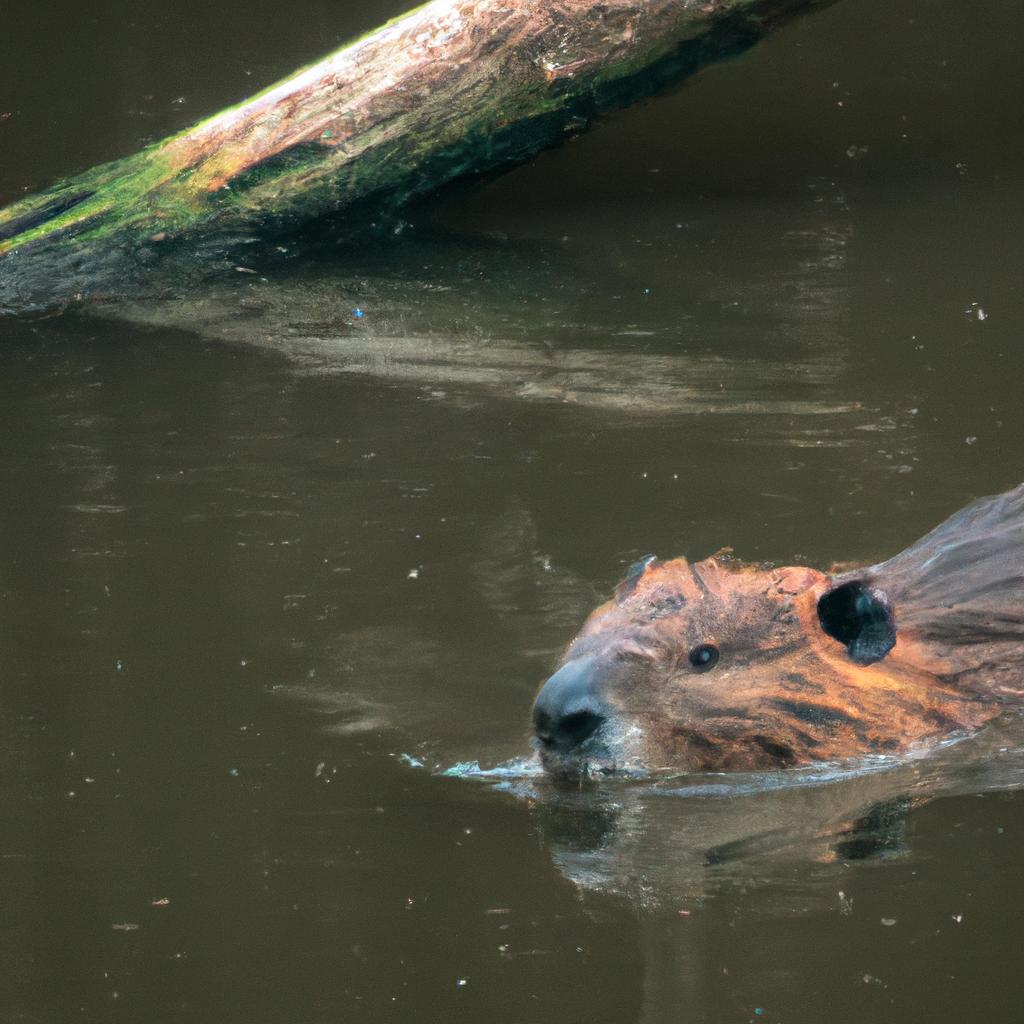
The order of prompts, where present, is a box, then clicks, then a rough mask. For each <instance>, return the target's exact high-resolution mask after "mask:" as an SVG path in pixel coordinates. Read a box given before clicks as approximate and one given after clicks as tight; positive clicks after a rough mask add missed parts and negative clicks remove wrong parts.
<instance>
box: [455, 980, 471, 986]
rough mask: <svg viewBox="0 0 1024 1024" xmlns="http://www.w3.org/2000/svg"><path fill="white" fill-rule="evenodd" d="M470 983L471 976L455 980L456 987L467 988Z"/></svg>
mask: <svg viewBox="0 0 1024 1024" xmlns="http://www.w3.org/2000/svg"><path fill="white" fill-rule="evenodd" d="M468 984H469V978H459V980H458V981H456V982H455V987H456V988H465V987H466V986H467V985H468Z"/></svg>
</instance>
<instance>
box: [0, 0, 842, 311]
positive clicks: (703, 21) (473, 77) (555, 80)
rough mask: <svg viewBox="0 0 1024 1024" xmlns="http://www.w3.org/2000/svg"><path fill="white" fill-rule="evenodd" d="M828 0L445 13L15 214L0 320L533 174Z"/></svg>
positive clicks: (681, 1) (429, 14) (413, 20)
mask: <svg viewBox="0 0 1024 1024" xmlns="http://www.w3.org/2000/svg"><path fill="white" fill-rule="evenodd" d="M828 2H830V0H709V2H706V3H703V2H696V0H544V2H540V0H434V2H432V3H428V4H426V5H424V6H422V7H420V8H418V9H417V10H415V11H413V12H411V13H410V14H407V15H405V16H404V17H402V18H400V19H398V20H396V21H393V22H391V23H389V24H387V25H385V26H384V27H383V28H381V29H378V30H377V31H375V32H373V33H371V34H370V35H368V36H366V37H364V38H363V39H360V40H358V41H356V42H354V43H351V44H349V45H348V46H345V47H343V48H342V49H340V50H338V51H336V52H335V53H333V54H331V55H330V56H329V57H327V58H326V59H324V60H322V61H321V62H320V63H318V64H315V65H313V66H312V67H309V68H306V69H304V70H302V71H300V72H298V73H297V74H295V75H294V76H292V77H291V78H289V79H287V80H286V81H284V82H281V83H280V84H278V85H275V86H273V87H271V88H270V89H268V90H266V91H265V92H263V93H261V94H259V95H257V96H255V97H254V98H252V99H251V100H249V101H247V102H245V103H243V104H241V105H240V106H237V107H233V108H231V109H229V110H225V111H224V112H222V113H220V114H217V115H216V116H215V117H212V118H210V119H209V120H207V121H204V122H202V123H200V124H198V125H196V126H195V127H193V128H190V129H188V130H187V131H185V132H182V133H181V134H179V135H175V136H172V137H171V138H169V139H166V140H164V141H163V142H160V143H157V144H155V145H153V146H151V147H149V148H147V149H145V150H143V151H142V152H140V153H137V154H135V155H133V156H129V157H126V158H124V159H121V160H117V161H115V162H113V163H110V164H105V165H103V166H100V167H97V168H94V169H92V170H90V171H87V172H85V173H84V174H81V175H79V176H78V177H75V178H72V179H68V180H66V181H63V182H60V183H59V184H57V185H55V186H54V187H52V188H51V189H49V190H48V191H46V192H43V193H40V194H39V195H36V196H33V197H31V198H28V199H25V200H23V201H21V202H18V203H16V204H14V205H13V206H11V207H8V208H7V209H6V210H3V211H0V312H18V311H24V310H31V309H39V308H46V307H49V306H55V305H62V304H67V303H70V302H75V301H81V300H82V299H84V298H87V297H89V296H92V295H97V294H103V295H105V297H108V298H109V297H110V295H111V294H125V293H132V292H137V291H138V290H139V287H140V285H141V284H142V282H144V281H145V280H146V279H147V277H148V276H150V273H151V271H152V270H153V268H154V267H155V266H159V265H160V264H163V263H165V262H166V256H167V255H168V254H169V253H171V252H175V253H176V254H177V256H178V257H179V258H184V260H185V261H186V262H187V261H188V259H191V260H192V265H193V267H197V266H199V265H200V264H201V263H203V261H204V259H208V257H209V254H210V253H211V252H214V251H220V252H221V253H223V251H224V250H225V249H226V248H229V247H230V246H231V245H232V243H233V242H237V241H239V240H243V239H252V238H253V237H255V236H257V235H265V234H266V233H268V232H277V231H280V230H283V229H291V228H294V227H295V226H297V225H299V224H301V223H302V222H304V221H309V220H311V219H313V218H320V217H323V216H325V215H329V214H336V213H337V212H338V211H340V210H343V209H345V210H349V211H351V213H352V223H351V224H350V225H347V226H350V227H351V228H352V229H353V231H355V230H357V229H358V228H359V226H360V224H361V223H364V222H366V221H369V220H371V219H373V215H374V214H373V213H370V212H369V211H371V210H372V211H378V210H379V209H380V208H381V207H382V206H387V207H394V206H396V205H399V204H401V203H403V202H405V201H407V200H408V199H410V198H412V197H413V196H416V195H418V194H421V193H423V192H426V191H428V190H430V189H433V188H436V187H437V186H438V185H440V184H442V183H444V182H446V181H449V180H451V179H453V178H456V177H459V176H462V175H466V174H472V173H479V172H481V171H487V170H492V169H494V168H496V167H500V166H503V165H510V164H513V163H516V162H519V161H522V160H525V159H527V158H528V157H530V156H531V155H533V154H534V153H536V152H538V151H539V150H541V149H542V148H545V147H547V146H552V145H555V144H557V143H558V142H559V141H560V140H561V139H563V138H565V137H566V136H567V135H569V134H574V133H577V132H579V131H582V130H583V129H585V128H586V127H587V126H588V125H589V124H590V122H591V121H592V120H593V119H594V118H595V117H596V116H598V115H600V114H601V113H603V112H605V111H607V110H610V109H612V108H614V107H618V106H623V105H625V104H627V103H630V102H632V101H633V100H635V99H637V98H639V97H641V96H644V95H649V94H650V93H652V92H654V91H655V90H657V89H658V88H660V87H661V86H663V85H664V84H666V83H668V82H670V81H673V80H677V79H679V78H681V77H683V76H685V75H687V74H690V73H692V72H694V71H695V70H697V69H698V68H700V67H701V66H703V65H705V64H707V63H710V62H712V61H715V60H719V59H722V58H724V57H727V56H731V55H733V54H735V53H737V52H739V51H741V50H742V49H745V48H746V47H748V46H750V45H751V44H753V43H754V42H756V41H757V39H759V38H760V37H761V36H762V35H763V34H764V33H765V32H766V31H767V30H768V29H769V28H771V27H773V26H774V25H775V24H777V23H779V22H780V21H782V20H784V19H785V18H786V17H788V16H790V15H792V14H794V13H796V12H798V11H800V10H804V9H807V8H811V7H815V6H822V5H823V4H825V3H828ZM357 204H358V205H357ZM175 265H177V266H179V267H180V266H184V265H185V264H184V263H183V262H182V261H181V259H179V261H177V263H176V264H175Z"/></svg>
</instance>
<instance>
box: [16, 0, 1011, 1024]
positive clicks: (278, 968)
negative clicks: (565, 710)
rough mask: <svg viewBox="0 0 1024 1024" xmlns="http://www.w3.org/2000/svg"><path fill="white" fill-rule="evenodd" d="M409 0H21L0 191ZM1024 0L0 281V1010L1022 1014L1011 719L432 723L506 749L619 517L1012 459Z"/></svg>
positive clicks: (515, 1016)
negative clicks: (384, 187)
mask: <svg viewBox="0 0 1024 1024" xmlns="http://www.w3.org/2000/svg"><path fill="white" fill-rule="evenodd" d="M400 6H401V5H394V4H390V5H389V4H382V3H370V2H364V3H358V4H356V3H353V4H347V5H344V8H343V9H340V10H339V6H338V5H337V4H331V3H324V2H317V0H301V2H299V3H296V4H292V5H290V6H288V7H287V8H284V7H279V6H274V5H267V4H253V3H251V2H250V3H247V4H241V3H234V2H231V3H225V4H220V5H217V9H216V10H207V9H206V8H205V6H204V5H201V4H198V3H192V2H187V3H178V4H175V5H173V7H172V6H168V5H167V4H166V3H162V2H158V0H149V2H146V3H135V4H131V5H129V4H119V3H108V4H104V5H103V9H102V11H97V10H93V9H92V8H88V6H86V7H83V6H82V5H72V4H69V3H65V2H63V0H61V2H60V3H57V4H55V5H51V6H50V8H48V11H47V12H42V11H41V10H39V9H38V8H37V7H36V6H35V5H29V4H23V3H18V2H15V3H14V4H12V5H10V8H11V9H10V11H7V10H5V34H4V37H3V39H2V40H0V58H2V59H0V115H6V114H8V113H9V114H10V115H11V116H10V117H5V118H4V119H3V120H0V154H2V157H3V159H2V160H0V200H7V199H13V198H15V197H16V196H17V195H19V194H20V193H21V190H22V189H23V188H36V187H41V186H43V185H45V184H46V183H48V182H49V181H50V180H51V179H52V178H54V177H56V176H57V175H60V174H63V173H67V172H71V171H74V170H76V169H79V168H81V167H84V166H86V165H89V164H91V163H94V162H97V161H99V160H103V159H111V158H114V157H116V156H118V155H121V154H123V153H126V152H130V151H132V150H134V149H135V148H137V147H138V146H139V145H141V144H142V143H143V142H144V141H146V140H147V139H152V138H157V137H160V136H162V135H164V134H166V133H168V132H170V131H172V130H175V129H177V128H180V127H184V126H186V125H187V124H189V123H191V122H192V121H193V120H195V119H196V118H198V117H200V116H202V115H204V114H206V113H209V112H212V111H214V110H216V109H218V108H219V107H221V106H223V105H225V104H227V103H229V102H234V101H236V100H238V99H240V98H242V97H243V96H245V95H246V94H247V93H249V92H252V91H254V90H255V89H256V88H258V87H259V86H261V85H262V84H264V83H266V82H269V81H272V80H274V79H275V78H276V77H279V76H280V75H281V74H284V73H286V72H287V71H289V70H290V69H291V68H293V67H294V66H296V65H298V64H299V63H302V62H303V61H306V60H309V59H312V58H314V57H316V56H317V55H319V54H321V53H323V52H324V51H325V50H327V49H329V48H331V47H333V46H334V45H336V44H337V43H338V42H340V41H342V40H343V39H345V38H347V37H349V36H351V35H354V34H356V33H358V32H361V31H364V30H366V29H367V28H369V27H371V26H372V25H374V24H376V23H377V22H379V21H380V20H382V19H384V18H385V17H389V16H391V15H392V14H394V13H396V12H397V11H398V10H399V9H400ZM1021 29H1022V24H1021V10H1020V5H1019V4H1016V3H1012V2H986V3H984V4H982V5H981V6H980V7H978V6H977V5H976V6H975V7H973V8H969V9H968V8H964V7H963V5H958V4H954V3H952V2H947V0H936V2H935V3H933V4H929V5H927V6H926V7H922V6H921V5H919V4H911V3H897V4H894V5H889V7H887V8H886V9H885V10H879V9H878V8H877V5H873V4H869V3H867V2H866V0H843V2H842V3H839V4H837V5H836V6H834V7H833V8H831V9H829V10H828V11H825V12H823V13H821V14H818V15H816V16H814V17H812V18H808V19H806V20H803V21H799V22H796V23H794V24H793V25H791V26H789V27H787V28H786V29H785V31H782V32H780V33H778V34H777V35H776V36H775V37H773V38H771V39H769V40H768V41H767V42H766V43H765V44H763V45H762V46H760V47H759V48H757V49H756V50H754V51H752V52H751V53H749V54H747V55H745V56H744V57H742V58H740V59H738V60H735V61H732V62H730V63H729V64H727V65H723V66H722V67H718V68H713V69H710V70H708V71H706V72H704V73H702V74H701V75H700V76H699V77H698V78H697V79H695V80H693V81H692V82H690V83H689V84H688V85H686V86H685V87H684V88H682V89H681V90H677V91H675V92H673V93H671V94H670V95H667V96H664V97H660V98H658V99H657V100H654V101H651V102H649V103H646V104H644V105H642V106H641V107H639V108H637V109H634V110H631V111H628V112H624V113H622V114H620V115H618V116H617V117H615V118H614V119H612V120H611V121H610V122H609V123H607V124H606V125H604V126H602V127H600V128H599V129H598V130H596V131H594V132H592V133H590V134H589V135H587V136H585V137H583V138H581V139H580V140H578V141H576V142H574V143H572V144H571V145H568V146H566V147H564V148H563V149H561V150H559V151H556V152H552V153H549V154H545V155H544V156H542V157H540V158H539V159H537V160H536V161H534V162H533V163H531V164H530V165H529V166H526V167H523V168H520V169H518V170H516V171H514V172H513V173H510V174H508V175H506V176H504V177H502V178H499V179H496V180H492V181H488V182H486V183H479V184H476V185H472V186H459V187H455V188H452V189H450V190H449V191H447V192H446V193H445V194H444V195H443V196H440V197H436V198H434V199H433V200H431V201H429V202H425V203H423V204H421V205H420V206H418V207H416V208H415V209H414V210H411V211H409V212H408V214H407V216H406V218H405V220H404V221H403V222H402V223H400V224H393V225H389V226H388V229H387V234H386V235H385V233H384V232H378V234H377V235H375V236H374V237H373V238H372V239H370V240H368V241H367V242H366V243H365V245H364V247H363V248H361V249H359V250H352V249H351V248H346V247H344V246H336V245H333V243H332V241H331V228H330V226H329V225H328V226H326V227H325V228H324V230H323V231H321V232H320V233H319V234H318V236H317V238H316V240H315V241H314V240H312V239H310V238H306V239H297V240H295V241H294V243H289V246H288V248H289V251H288V252H285V253H281V252H277V251H275V250H274V249H273V248H272V247H270V248H268V249H267V250H265V251H260V252H258V253H255V254H254V258H253V260H252V266H248V267H247V269H249V270H254V271H256V273H252V274H250V273H246V272H244V271H237V272H236V271H230V272H228V273H225V274H224V275H221V276H220V277H218V278H217V279H216V280H214V281H213V282H211V283H210V284H209V285H208V286H207V287H206V288H204V290H203V291H202V292H191V291H188V292H185V291H183V292H181V293H178V294H175V293H174V292H173V289H172V290H171V292H170V293H169V294H167V295H166V296H165V297H164V298H163V299H162V301H160V302H146V303H136V304H133V305H132V306H123V307H119V308H118V309H107V310H102V311H98V312H99V313H100V314H101V315H96V316H81V315H79V316H74V317H72V316H65V317H61V318H51V319H35V320H29V321H12V320H8V321H4V322H0V338H2V340H3V345H2V347H0V364H2V365H0V371H2V372H0V420H2V436H3V437H4V439H5V442H4V444H3V447H2V448H0V565H2V573H0V668H2V674H0V708H2V714H0V759H2V762H0V763H2V767H3V770H2V772H0V813H2V816H3V822H4V825H5V827H4V829H3V838H2V839H0V865H2V868H3V870H2V874H0V879H2V881H0V898H2V905H3V907H4V913H3V915H2V921H0V1007H2V1011H0V1017H3V1019H5V1020H12V1021H31V1022H47V1024H50V1022H57V1021H66V1020H71V1019H75V1020H95V1021H104V1022H106V1021H111V1020H130V1021H146V1022H147V1024H148V1022H162V1021H168V1022H169V1021H186V1020H187V1021H193V1022H194V1021H202V1022H207V1021H208V1022H211V1024H212V1022H216V1024H225V1022H232V1021H238V1022H245V1024H252V1022H263V1021H267V1022H270V1021H274V1022H277V1021H281V1020H287V1021H296V1022H303V1024H306V1022H308V1024H318V1022H326V1021H342V1020H344V1021H348V1020H358V1019H366V1020H374V1021H377V1020H394V1021H409V1022H412V1021H422V1020H438V1021H440V1020H456V1021H459V1020H465V1021H474V1022H475V1021H481V1020H488V1021H495V1022H502V1021H509V1022H513V1021H515V1022H526V1021H530V1022H555V1021H558V1022H565V1021H577V1020H591V1021H609V1022H622V1021H643V1022H655V1021H657V1022H661V1021H669V1020H671V1021H679V1020H692V1021H708V1022H715V1024H718V1022H723V1021H737V1022H744V1021H748V1020H762V1019H763V1020H767V1021H771V1020H777V1021H788V1022H800V1021H808V1022H811V1021H814V1022H817V1021H821V1020H822V1019H828V1020H830V1021H835V1022H837V1024H839V1022H843V1021H863V1020H873V1021H890V1020H891V1021H907V1020H923V1019H929V1020H934V1021H954V1020H962V1019H967V1018H969V1019H988V1020H1003V1019H1015V1017H1016V1016H1017V1015H1019V1005H1020V1002H1021V998H1022V996H1024V991H1022V986H1021V981H1020V973H1019V956H1018V955H1017V953H1016V948H1017V947H1016V944H1017V932H1018V930H1019V918H1020V913H1019V908H1020V906H1021V898H1022V889H1021V883H1020V872H1019V870H1018V865H1019V850H1020V846H1021V841H1022V839H1024V814H1022V812H1021V802H1020V799H1019V798H1017V797H1016V794H1015V788H1016V787H1017V785H1018V784H1019V781H1020V763H1019V761H1020V758H1019V755H1018V753H1017V751H1018V748H1019V745H1020V744H1019V740H1020V737H1019V729H1017V728H1016V723H1013V722H1010V723H1006V724H1003V725H1001V726H1000V727H999V728H998V729H996V730H994V731H991V732H990V733H988V734H986V736H984V737H981V738H979V739H978V740H977V741H972V742H971V743H968V744H963V745H959V746H957V747H955V748H950V749H949V750H947V751H943V752H941V753H940V754H938V755H936V757H935V758H934V759H924V760H919V761H915V762H913V763H911V764H909V765H903V766H900V767H898V768H894V769H892V770H890V771H888V772H877V773H868V774H862V775H855V776H852V777H850V778H845V779H841V780H838V781H836V782H834V783H830V784H828V785H815V786H799V787H786V788H782V789H777V788H775V787H772V786H770V785H767V784H766V780H764V779H761V780H754V782H753V784H751V785H748V786H747V787H746V788H743V787H744V784H745V780H732V781H729V780H725V781H723V780H721V779H709V780H697V781H694V780H689V782H688V783H687V785H686V787H685V788H687V789H688V792H686V793H684V794H679V793H676V794H671V793H664V792H658V793H652V792H650V791H646V790H641V789H638V788H637V786H636V785H635V784H628V783H624V784H621V785H617V784H603V785H601V786H598V787H596V788H595V789H594V790H588V791H584V792H581V793H576V794H571V793H570V794H565V793H561V794H554V793H551V792H550V791H547V790H545V788H544V786H543V784H542V783H538V782H537V780H528V781H530V782H531V786H532V787H533V788H528V787H526V788H524V787H518V788H517V787H516V786H511V787H506V788H505V789H503V788H501V787H498V788H495V787H494V786H493V785H489V784H486V783H481V782H480V781H474V780H472V779H467V778H457V777H456V778H452V777H440V776H438V775H437V774H434V769H435V767H436V768H438V769H443V768H445V767H448V766H451V765H453V764H456V763H458V762H464V761H472V760H479V761H480V762H481V763H482V764H484V765H494V764H498V763H500V762H503V761H505V760H507V759H510V758H515V757H518V756H522V755H524V754H528V751H529V748H528V712H529V706H530V702H531V700H532V697H533V694H534V692H535V689H536V686H537V684H538V683H539V681H540V680H541V679H543V678H544V676H545V674H546V673H547V671H548V670H549V669H550V667H551V665H552V663H553V661H554V660H555V659H556V658H557V656H558V653H559V651H560V649H561V648H562V646H563V645H564V644H565V643H566V642H567V641H568V640H569V638H570V637H571V636H572V633H573V631H574V629H575V628H576V627H577V625H578V624H579V623H580V622H581V621H582V618H583V617H584V615H585V614H586V612H587V611H588V610H589V608H590V607H592V606H593V605H594V604H595V603H596V602H597V601H598V600H600V599H602V597H603V595H605V594H607V593H608V592H609V590H610V588H611V587H612V586H613V585H614V583H615V582H616V580H617V579H618V578H619V577H620V576H621V574H622V572H623V571H624V568H625V566H626V565H628V564H629V563H630V562H631V561H632V560H634V559H635V558H636V557H638V556H639V555H642V554H645V553H647V552H652V551H653V552H657V553H659V554H661V555H663V556H670V555H674V554H686V555H687V556H689V557H691V558H700V557H704V556H705V555H707V554H710V553H711V552H713V551H715V550H717V549H718V548H720V547H722V546H723V545H731V546H732V547H733V548H734V549H735V551H736V553H737V555H739V556H741V557H744V558H748V559H769V560H775V561H779V562H791V561H804V562H807V563H809V564H812V565H828V564H829V563H830V562H832V561H833V560H843V561H846V560H864V561H865V562H870V561H876V560H878V559H879V558H882V557H885V556H887V555H889V554H892V553H894V552H896V551H897V550H899V549H901V548H903V547H905V546H906V545H907V544H909V543H911V542H912V541H913V540H915V539H916V538H917V537H918V536H920V535H921V534H922V533H923V532H925V531H926V530H927V529H929V528H931V527H932V526H933V525H935V523H936V522H938V521H939V520H940V519H942V518H944V517H945V516H946V515H948V514H950V513H952V512H953V511H955V510H956V509H957V508H959V507H961V506H962V505H963V504H965V503H966V502H967V501H968V500H970V499H971V498H973V497H975V496H977V495H981V494H987V493H993V492H997V491H1000V490H1004V489H1006V488H1008V487H1010V486H1013V485H1015V484H1016V483H1018V482H1020V480H1021V479H1022V478H1024V471H1022V468H1021V466H1022V463H1021V458H1020V452H1021V442H1022V439H1024V412H1022V405H1021V402H1020V386H1019V382H1020V380H1021V379H1022V374H1024V355H1022V350H1021V346H1020V342H1019V338H1020V328H1019V325H1020V323H1021V322H1022V321H1024V316H1022V314H1024V309H1022V306H1024V299H1022V293H1021V290H1020V284H1019V282H1020V267H1021V264H1022V260H1021V257H1022V255H1024V253H1022V248H1024V243H1022V241H1021V239H1022V238H1024V231H1022V228H1024V217H1022V215H1021V213H1022V211H1021V204H1020V195H1021V189H1020V186H1021V183H1022V182H1021V178H1022V174H1021V171H1022V167H1024V163H1022V160H1021V156H1022V154H1021V131H1020V129H1021V123H1020V115H1021V103H1020V98H1021V96H1024V90H1022V88H1021V86H1022V85H1024V82H1022V81H1021V77H1022V74H1021V70H1020V63H1019V54H1018V48H1019V47H1018V41H1019V39H1020V32H1021ZM68 81H72V82H74V87H73V88H69V87H68V85H67V83H68ZM396 227H397V228H400V230H399V232H398V233H397V234H394V233H393V232H394V229H395V228H396ZM356 309H358V310H360V311H361V312H362V313H363V315H362V316H358V315H356V313H355V312H354V311H355V310H356ZM402 755H408V756H407V757H403V756H402ZM409 759H416V760H419V761H421V762H422V763H423V764H424V767H423V768H419V769H417V768H413V767H411V766H410V765H409V763H408V760H409ZM746 782H750V780H746ZM694 786H700V787H704V788H703V789H698V790H696V791H693V787H694ZM722 787H724V789H725V790H730V787H731V790H730V791H729V792H725V791H723V788H722ZM872 808H874V809H875V810H874V811H872V812H871V813H873V814H874V815H875V817H874V818H873V819H871V820H870V821H867V822H865V821H864V818H865V815H866V814H867V812H869V811H870V810H871V809H872ZM879 808H880V810H879ZM858 819H861V823H860V825H858ZM862 836H870V837H873V839H872V842H870V843H867V844H859V845H851V844H857V843H859V839H860V837H862ZM844 843H846V846H845V847H844V845H843V844H844ZM863 854H870V856H866V857H865V856H862V855H863ZM758 1011H763V1012H758Z"/></svg>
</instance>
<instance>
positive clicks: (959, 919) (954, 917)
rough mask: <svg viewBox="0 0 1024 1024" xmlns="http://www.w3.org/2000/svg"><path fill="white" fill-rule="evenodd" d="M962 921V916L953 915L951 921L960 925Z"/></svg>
mask: <svg viewBox="0 0 1024 1024" xmlns="http://www.w3.org/2000/svg"><path fill="white" fill-rule="evenodd" d="M963 919H964V915H963V914H954V915H953V920H954V921H956V923H957V924H960V923H961V922H962V921H963Z"/></svg>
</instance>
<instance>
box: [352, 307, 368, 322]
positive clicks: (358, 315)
mask: <svg viewBox="0 0 1024 1024" xmlns="http://www.w3.org/2000/svg"><path fill="white" fill-rule="evenodd" d="M352 315H353V316H354V317H355V318H356V319H357V320H362V319H363V317H364V316H366V313H365V312H363V310H361V309H360V308H359V307H358V306H356V308H355V309H353V310H352Z"/></svg>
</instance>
